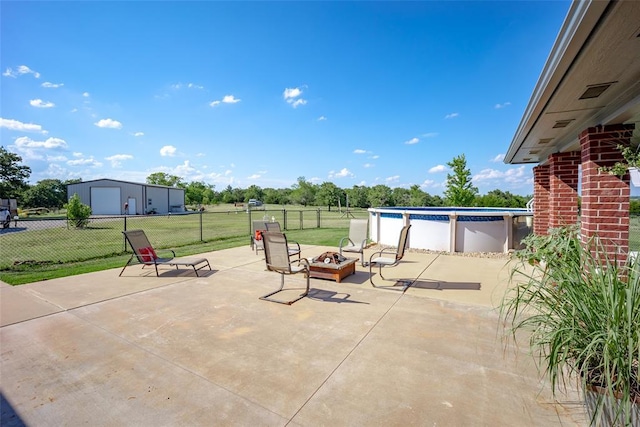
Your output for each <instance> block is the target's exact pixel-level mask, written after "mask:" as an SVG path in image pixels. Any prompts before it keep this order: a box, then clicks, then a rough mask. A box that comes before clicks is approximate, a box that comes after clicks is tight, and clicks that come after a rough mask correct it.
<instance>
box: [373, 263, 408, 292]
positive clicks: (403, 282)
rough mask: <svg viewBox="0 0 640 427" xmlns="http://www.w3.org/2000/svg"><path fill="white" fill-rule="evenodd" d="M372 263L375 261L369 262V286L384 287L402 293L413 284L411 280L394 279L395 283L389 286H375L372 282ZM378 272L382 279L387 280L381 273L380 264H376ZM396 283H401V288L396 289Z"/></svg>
mask: <svg viewBox="0 0 640 427" xmlns="http://www.w3.org/2000/svg"><path fill="white" fill-rule="evenodd" d="M373 264H375V263H369V282H370V283H371V286H373V287H374V288H385V289H391V290H394V291H402V292H403V293H404V292H406V290H407V289H409V288H410V287H411V285H412V284H413V281H411V280H396V282H395V284H394V285H391V286H376V284H375V283H373V271H372V267H373ZM378 274H379V275H380V277H381V278H382V280H387V279H386V278H385V277H384V276H383V275H382V264H378ZM398 283H401V284H402V289H398V288H396V287H395V286H398Z"/></svg>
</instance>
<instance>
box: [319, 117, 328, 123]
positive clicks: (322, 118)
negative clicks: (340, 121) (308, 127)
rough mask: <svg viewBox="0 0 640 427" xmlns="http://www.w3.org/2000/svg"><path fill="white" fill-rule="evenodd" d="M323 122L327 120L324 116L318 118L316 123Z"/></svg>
mask: <svg viewBox="0 0 640 427" xmlns="http://www.w3.org/2000/svg"><path fill="white" fill-rule="evenodd" d="M325 120H327V118H326V117H325V116H320V117H318V121H319V122H323V121H325Z"/></svg>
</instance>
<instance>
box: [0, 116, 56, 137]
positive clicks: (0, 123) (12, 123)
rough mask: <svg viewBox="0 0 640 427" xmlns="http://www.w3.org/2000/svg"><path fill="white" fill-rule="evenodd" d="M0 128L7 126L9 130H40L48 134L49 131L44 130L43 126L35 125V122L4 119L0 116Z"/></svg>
mask: <svg viewBox="0 0 640 427" xmlns="http://www.w3.org/2000/svg"><path fill="white" fill-rule="evenodd" d="M0 128H7V129H9V130H17V131H21V132H39V133H44V134H46V133H47V131H45V130H42V126H40V125H34V124H33V123H22V122H20V121H18V120H13V119H3V118H2V117H0Z"/></svg>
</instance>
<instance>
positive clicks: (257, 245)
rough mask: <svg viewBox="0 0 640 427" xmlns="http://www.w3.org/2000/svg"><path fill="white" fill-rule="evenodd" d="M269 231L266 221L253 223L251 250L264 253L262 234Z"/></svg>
mask: <svg viewBox="0 0 640 427" xmlns="http://www.w3.org/2000/svg"><path fill="white" fill-rule="evenodd" d="M266 230H267V226H266V225H265V221H264V220H260V221H252V222H251V250H255V251H256V255H257V254H258V251H264V245H263V244H262V233H263V232H264V231H266Z"/></svg>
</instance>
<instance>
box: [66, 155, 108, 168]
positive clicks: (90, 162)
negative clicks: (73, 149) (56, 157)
mask: <svg viewBox="0 0 640 427" xmlns="http://www.w3.org/2000/svg"><path fill="white" fill-rule="evenodd" d="M67 164H68V165H69V166H91V167H94V168H99V167H100V166H102V163H100V162H98V161H97V160H96V159H94V158H93V156H89V157H85V158H81V159H76V160H68V161H67Z"/></svg>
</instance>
